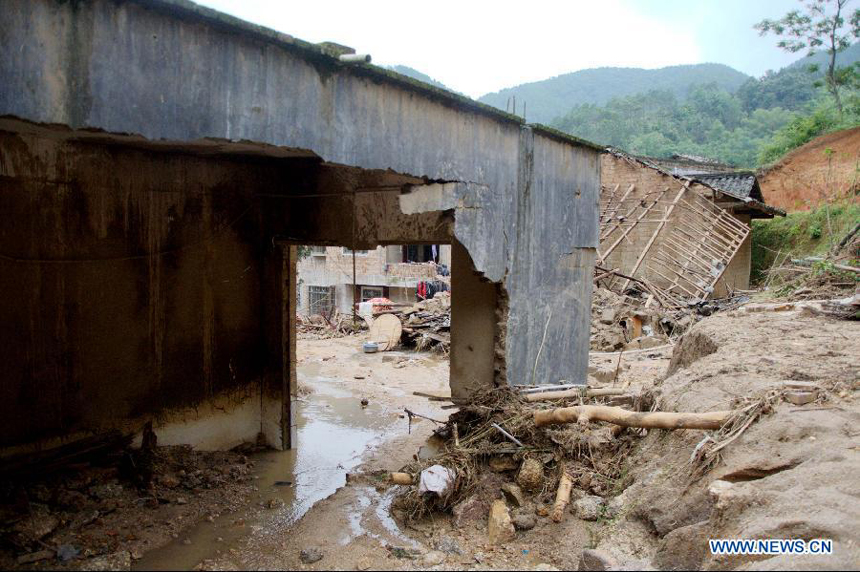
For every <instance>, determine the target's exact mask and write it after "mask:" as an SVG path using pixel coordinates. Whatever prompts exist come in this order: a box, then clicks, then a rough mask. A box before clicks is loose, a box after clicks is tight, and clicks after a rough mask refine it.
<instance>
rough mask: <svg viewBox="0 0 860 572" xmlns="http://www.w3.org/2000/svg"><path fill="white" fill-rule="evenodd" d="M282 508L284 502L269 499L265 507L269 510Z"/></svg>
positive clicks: (277, 499)
mask: <svg viewBox="0 0 860 572" xmlns="http://www.w3.org/2000/svg"><path fill="white" fill-rule="evenodd" d="M282 506H284V501H283V500H282V499H279V498H273V499H269V501H268V502H267V503H266V507H267V508H270V509H275V508H281V507H282Z"/></svg>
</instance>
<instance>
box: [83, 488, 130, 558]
mask: <svg viewBox="0 0 860 572" xmlns="http://www.w3.org/2000/svg"><path fill="white" fill-rule="evenodd" d="M89 493H90V496H92V497H94V498H97V499H99V500H108V499H115V498H118V497H120V496H122V493H123V488H122V485H120V484H116V483H108V484H106V485H98V486H95V487H90V490H89ZM117 554H118V553H117Z"/></svg>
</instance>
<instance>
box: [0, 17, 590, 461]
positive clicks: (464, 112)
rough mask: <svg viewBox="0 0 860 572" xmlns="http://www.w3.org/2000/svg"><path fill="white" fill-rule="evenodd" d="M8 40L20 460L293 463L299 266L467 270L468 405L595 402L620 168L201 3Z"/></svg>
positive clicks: (6, 322) (457, 323) (7, 171)
mask: <svg viewBox="0 0 860 572" xmlns="http://www.w3.org/2000/svg"><path fill="white" fill-rule="evenodd" d="M0 15H2V17H0V46H2V51H3V54H4V56H3V58H2V59H0V190H2V192H0V204H2V213H3V217H4V220H3V225H2V231H0V292H2V302H0V322H2V324H3V327H2V330H0V363H2V373H3V383H2V389H0V416H2V418H3V424H2V430H0V448H2V452H3V455H4V457H8V456H9V455H12V454H20V453H26V452H27V451H32V450H34V449H35V448H38V447H45V446H47V445H49V444H52V443H53V444H57V443H63V442H68V441H70V440H73V439H75V438H77V437H80V436H82V435H91V434H93V433H98V432H102V431H107V430H120V431H122V432H124V433H135V432H137V431H139V430H140V427H141V426H142V424H143V423H146V422H148V421H154V424H155V428H156V433H157V434H158V437H159V442H160V443H164V444H177V443H191V444H194V445H196V446H198V447H202V448H219V447H228V446H232V445H234V444H237V443H238V442H241V441H243V440H253V439H255V438H257V436H258V434H259V435H262V437H263V438H264V439H265V441H266V443H268V444H269V445H270V446H272V447H276V448H289V447H290V446H291V443H292V439H294V434H293V431H292V430H293V429H294V428H295V426H294V425H295V424H294V421H293V420H294V418H295V414H294V411H295V409H294V408H295V407H296V402H295V393H296V372H295V335H294V332H295V315H296V311H295V310H296V308H295V303H296V295H295V291H296V262H297V260H296V258H297V256H296V245H302V244H315V245H323V246H340V247H348V248H351V249H373V248H376V247H377V246H379V245H383V246H385V245H402V244H450V245H451V251H452V254H451V258H452V271H453V276H452V291H453V299H452V325H451V329H452V348H451V365H450V367H451V391H452V393H453V394H454V395H455V396H468V395H470V394H472V393H473V392H475V391H478V390H481V389H483V388H488V387H493V386H494V385H497V384H512V385H523V384H527V385H532V384H545V383H559V382H561V381H562V380H566V381H567V382H568V383H583V382H584V380H585V377H586V368H587V361H588V360H587V357H588V338H589V319H590V296H591V289H592V276H593V269H594V259H595V249H596V247H597V244H598V216H597V209H598V197H599V187H600V151H601V150H600V149H599V148H597V147H595V146H593V145H591V144H589V143H587V142H583V141H580V140H577V139H575V138H572V137H569V136H566V135H563V134H560V133H557V132H554V131H552V130H549V129H547V128H544V127H541V126H536V125H528V124H526V123H525V122H524V121H523V120H522V119H521V118H519V117H516V116H513V115H510V114H506V113H504V112H500V111H498V110H495V109H492V108H490V107H488V106H485V105H482V104H479V103H476V102H474V101H472V100H469V99H467V98H464V97H462V96H458V95H456V94H453V93H450V92H447V91H444V90H439V89H436V88H433V87H432V86H428V85H425V84H422V83H420V82H416V81H414V80H411V79H409V78H407V77H404V76H401V75H398V74H395V73H392V72H389V71H386V70H383V69H381V68H378V67H375V66H372V65H369V64H365V63H353V62H351V61H345V60H344V59H343V58H341V57H340V54H338V53H337V52H335V51H331V49H330V48H328V47H326V46H324V45H315V44H309V43H306V42H302V41H300V40H297V39H295V38H292V37H290V36H287V35H283V34H280V33H276V32H273V31H271V30H268V29H264V28H261V27H257V26H254V25H251V24H248V23H245V22H242V21H240V20H236V19H234V18H231V17H228V16H225V15H223V14H220V13H218V12H215V11H212V10H208V9H204V8H201V7H199V6H197V5H195V4H193V3H190V2H187V1H184V0H146V1H144V0H81V1H76V2H67V1H61V0H7V1H5V2H3V3H2V5H0ZM351 59H352V60H354V59H357V58H351Z"/></svg>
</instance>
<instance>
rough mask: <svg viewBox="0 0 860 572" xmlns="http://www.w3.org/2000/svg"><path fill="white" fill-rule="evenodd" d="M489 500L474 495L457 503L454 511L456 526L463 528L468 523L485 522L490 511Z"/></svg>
mask: <svg viewBox="0 0 860 572" xmlns="http://www.w3.org/2000/svg"><path fill="white" fill-rule="evenodd" d="M489 510H490V509H489V505H488V503H487V501H486V500H485V499H483V498H481V497H479V496H477V495H473V496H471V497H469V498H467V499H465V500H463V501H460V502H459V503H457V505H456V506H455V507H454V510H453V511H452V513H453V515H454V526H456V527H457V528H462V527H464V526H466V525H469V524H472V523H475V522H483V521H484V519H485V518H487V513H488V512H489Z"/></svg>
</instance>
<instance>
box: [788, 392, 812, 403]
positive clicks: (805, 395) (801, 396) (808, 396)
mask: <svg viewBox="0 0 860 572" xmlns="http://www.w3.org/2000/svg"><path fill="white" fill-rule="evenodd" d="M784 395H785V398H786V399H787V400H788V401H789V402H791V403H793V404H794V405H806V404H807V403H812V402H813V401H815V400H816V399H818V393H817V392H815V391H786V392H785V394H784Z"/></svg>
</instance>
